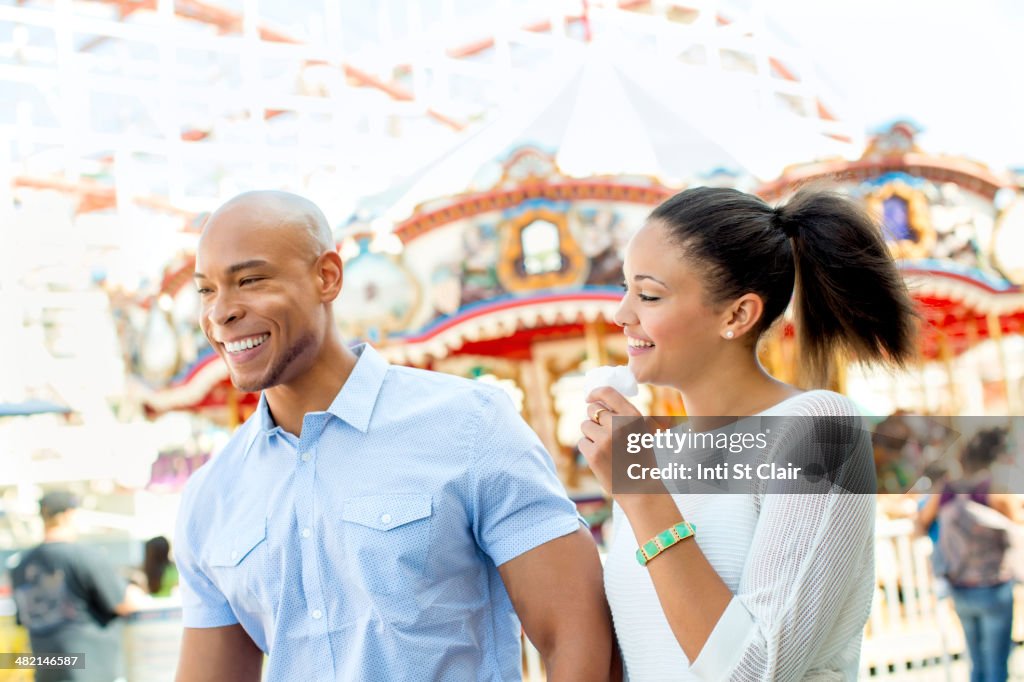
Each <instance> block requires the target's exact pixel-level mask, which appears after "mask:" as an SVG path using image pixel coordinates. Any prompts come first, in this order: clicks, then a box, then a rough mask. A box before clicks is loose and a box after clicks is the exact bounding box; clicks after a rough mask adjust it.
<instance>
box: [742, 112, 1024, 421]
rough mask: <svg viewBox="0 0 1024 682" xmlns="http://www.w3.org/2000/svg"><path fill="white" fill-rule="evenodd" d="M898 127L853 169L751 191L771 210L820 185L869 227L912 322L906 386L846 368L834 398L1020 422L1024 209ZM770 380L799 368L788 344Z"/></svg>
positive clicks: (1013, 187)
mask: <svg viewBox="0 0 1024 682" xmlns="http://www.w3.org/2000/svg"><path fill="white" fill-rule="evenodd" d="M918 132H919V129H918V127H917V126H916V125H915V124H914V123H912V122H909V121H896V122H894V123H892V124H890V125H888V126H887V127H885V128H884V129H882V130H880V131H879V132H878V134H877V135H875V136H874V138H873V139H872V140H871V141H870V143H869V144H868V146H867V149H866V150H865V152H864V153H863V154H862V155H861V157H860V158H859V159H857V160H855V161H825V162H818V163H810V164H804V165H798V166H793V167H791V168H789V169H787V170H786V171H785V172H784V173H783V174H782V175H781V176H780V177H779V178H777V179H776V180H773V181H771V182H769V183H766V184H764V185H762V186H761V187H760V188H758V190H757V192H758V193H759V194H760V195H761V196H762V197H764V198H765V200H767V201H769V202H776V201H780V200H782V199H784V198H785V197H786V196H788V195H789V194H791V193H792V192H794V191H795V190H796V189H797V188H799V187H801V186H805V185H809V184H810V185H814V184H819V183H827V184H828V185H829V186H832V187H837V188H838V189H839V190H840V191H843V192H844V193H847V194H848V195H850V196H852V197H855V198H856V199H858V200H859V201H862V202H863V203H864V204H865V205H866V207H867V208H868V209H869V210H870V211H871V212H872V213H873V214H874V215H875V216H876V217H877V218H878V220H879V222H880V224H881V226H882V230H883V233H884V235H885V238H886V240H887V242H888V243H889V246H890V248H891V250H892V253H893V255H894V256H895V257H896V258H897V259H898V262H899V265H900V268H901V270H902V271H903V273H904V278H905V281H906V283H907V287H908V289H909V291H910V293H911V295H912V296H913V298H914V299H915V300H916V302H917V303H918V310H919V313H920V315H921V324H920V333H919V344H920V345H919V362H918V363H917V365H916V367H914V368H913V369H912V370H911V371H910V372H909V373H908V374H907V375H906V376H903V375H892V374H887V373H884V372H878V371H872V370H870V369H869V368H862V367H859V366H857V365H852V366H850V367H849V368H848V371H847V372H844V373H843V376H842V377H840V380H841V381H842V386H841V387H842V388H843V389H844V390H845V391H846V392H847V393H849V394H850V395H851V397H853V398H854V399H855V400H857V401H858V402H859V403H860V404H861V405H862V406H864V407H865V408H866V409H867V410H868V411H869V413H870V414H875V415H883V414H889V413H891V412H893V411H895V410H899V409H902V410H906V411H910V412H916V413H919V414H933V415H952V416H956V415H984V414H990V415H998V414H1020V411H1021V409H1022V406H1024V403H1022V380H1024V365H1022V362H1021V357H1022V354H1021V350H1022V348H1024V337H1022V336H1021V334H1022V332H1024V291H1022V289H1021V285H1022V284H1024V248H1022V247H1024V206H1022V201H1021V198H1020V192H1019V188H1018V187H1017V184H1016V182H1015V181H1014V180H1013V178H1012V177H1010V176H1000V175H997V174H996V173H993V172H992V171H990V170H989V169H988V168H986V167H985V166H983V165H981V164H979V163H975V162H973V161H971V160H969V159H966V158H960V157H949V156H941V155H936V154H930V153H928V152H926V151H924V150H922V149H921V148H920V147H919V146H918V144H917V141H916V135H917V133H918ZM781 350H782V352H783V353H785V354H786V356H787V358H788V359H787V361H786V362H783V363H780V364H779V365H778V366H777V368H776V371H777V372H778V374H780V375H781V376H782V378H784V379H792V378H794V372H795V371H796V370H797V369H798V366H797V363H795V362H793V358H794V357H795V355H794V352H798V351H794V349H793V347H792V344H789V343H784V344H783V348H782V349H781Z"/></svg>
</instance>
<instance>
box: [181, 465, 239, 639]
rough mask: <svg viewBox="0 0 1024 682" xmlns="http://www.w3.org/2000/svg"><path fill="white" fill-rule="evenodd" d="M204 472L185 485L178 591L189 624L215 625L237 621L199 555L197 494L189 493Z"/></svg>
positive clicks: (199, 626)
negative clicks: (197, 544) (204, 568)
mask: <svg viewBox="0 0 1024 682" xmlns="http://www.w3.org/2000/svg"><path fill="white" fill-rule="evenodd" d="M204 473H205V472H204V471H203V470H200V471H199V472H197V473H196V474H195V475H193V477H192V480H190V481H189V484H188V485H187V486H186V489H185V494H184V495H183V496H182V501H181V509H180V510H179V512H178V520H177V524H176V527H175V532H174V557H175V561H176V564H177V569H178V591H179V594H180V595H181V607H182V619H183V621H184V625H185V627H187V628H216V627H223V626H225V625H235V624H236V623H238V618H236V617H235V613H234V611H233V610H232V609H231V605H230V604H229V603H228V600H227V598H226V597H225V596H224V594H223V593H222V592H221V591H220V590H219V589H218V588H217V586H216V585H214V584H213V582H212V581H211V580H210V579H209V577H207V575H206V573H205V571H203V568H202V562H201V561H200V560H199V558H198V550H197V547H196V543H197V540H198V538H199V537H200V536H199V533H198V530H199V528H198V527H197V524H196V522H195V516H196V509H195V503H194V499H195V498H194V495H191V494H189V493H190V492H192V491H194V490H195V488H197V487H198V484H200V482H201V481H200V480H199V479H200V478H201V477H202V475H203V474H204Z"/></svg>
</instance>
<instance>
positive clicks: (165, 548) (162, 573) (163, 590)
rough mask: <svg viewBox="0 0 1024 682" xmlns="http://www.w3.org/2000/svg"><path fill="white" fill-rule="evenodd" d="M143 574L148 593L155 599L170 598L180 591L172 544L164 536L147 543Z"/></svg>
mask: <svg viewBox="0 0 1024 682" xmlns="http://www.w3.org/2000/svg"><path fill="white" fill-rule="evenodd" d="M144 552H145V553H144V555H143V560H142V572H143V573H144V574H145V577H146V585H145V587H146V591H147V592H149V594H150V595H151V596H154V597H170V596H171V594H173V593H174V592H175V591H177V589H178V568H177V567H176V566H175V565H174V562H173V561H171V543H170V542H169V541H168V540H167V538H165V537H164V536H163V535H158V536H156V537H155V538H151V539H149V540H147V541H146V545H145V550H144Z"/></svg>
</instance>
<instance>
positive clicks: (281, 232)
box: [175, 192, 612, 682]
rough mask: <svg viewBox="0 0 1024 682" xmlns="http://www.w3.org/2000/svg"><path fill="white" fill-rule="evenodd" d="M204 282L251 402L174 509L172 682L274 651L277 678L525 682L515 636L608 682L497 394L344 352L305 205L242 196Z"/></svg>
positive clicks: (587, 590)
mask: <svg viewBox="0 0 1024 682" xmlns="http://www.w3.org/2000/svg"><path fill="white" fill-rule="evenodd" d="M195 279H196V285H197V288H198V290H199V293H200V296H201V298H202V312H201V316H200V324H201V326H202V329H203V332H204V333H205V334H206V337H207V338H208V339H209V341H210V344H211V345H212V346H213V347H214V349H216V351H217V352H218V353H219V354H220V355H221V357H222V358H223V359H224V361H225V362H226V363H227V366H228V370H229V372H230V375H231V380H232V382H233V383H234V384H235V385H236V386H237V387H238V388H240V389H242V390H245V391H262V395H261V397H260V402H259V406H258V407H257V409H256V411H255V413H254V414H253V415H252V417H251V418H250V419H249V420H248V421H246V423H245V424H244V425H242V427H241V428H240V429H239V430H238V431H237V432H236V434H235V435H234V437H233V438H232V440H231V442H230V443H229V444H228V445H227V446H226V447H225V449H224V450H223V451H222V452H221V453H220V454H219V455H218V456H217V457H215V458H214V459H213V460H212V461H211V462H210V463H208V464H207V465H206V466H204V467H203V468H202V469H200V470H199V471H198V472H197V473H196V474H195V475H194V476H193V477H192V479H191V480H190V481H189V483H188V486H187V488H186V491H185V494H184V497H183V499H182V506H181V511H180V513H179V518H178V529H177V538H176V546H175V552H176V557H177V561H178V568H179V571H180V573H181V591H182V598H183V603H184V620H185V633H184V639H183V642H182V649H181V659H180V662H179V667H178V680H180V681H183V682H199V681H205V680H211V681H213V680H217V681H218V682H219V681H221V680H258V679H259V678H260V674H261V667H262V666H263V654H264V653H266V654H268V655H269V658H268V659H267V673H268V677H269V678H270V679H272V680H285V679H288V680H307V681H309V682H313V681H318V680H405V679H416V680H516V679H520V675H521V670H520V669H521V662H520V649H519V636H520V620H521V622H522V627H523V629H525V631H526V634H527V635H528V636H529V637H530V639H531V641H532V642H534V644H535V645H536V646H537V648H538V649H539V650H540V652H541V655H542V657H543V658H544V660H545V663H546V665H547V668H548V679H550V680H581V679H585V680H600V679H604V678H606V677H607V676H608V674H609V671H610V669H611V659H612V653H611V652H612V641H611V623H610V617H609V614H608V607H607V603H606V602H605V599H604V594H603V589H602V578H601V566H600V562H599V560H598V556H597V552H596V549H595V547H594V543H593V541H592V540H591V537H590V534H589V533H588V532H587V531H586V530H585V529H584V528H582V527H581V526H580V524H579V520H578V516H577V514H576V511H575V507H574V506H573V504H572V502H571V501H570V500H569V499H568V498H567V497H566V496H565V492H564V490H563V488H562V486H561V484H560V483H559V481H558V479H557V477H556V475H555V472H554V468H553V466H552V463H551V459H550V457H549V456H548V454H547V453H546V452H545V451H544V449H543V447H542V446H541V444H540V442H539V441H538V440H537V438H536V436H535V435H534V434H533V432H532V431H530V429H529V428H528V427H527V426H526V424H525V423H524V422H523V421H522V419H521V418H520V417H519V415H518V414H517V413H516V411H515V408H514V407H513V406H512V403H511V401H510V400H509V399H508V398H507V397H506V396H505V395H504V393H503V392H501V390H500V389H495V388H493V387H489V386H486V385H483V384H480V383H477V382H472V381H468V380H464V379H459V378H456V377H452V376H448V375H444V374H439V373H433V372H426V371H422V370H416V369H410V368H405V367H398V366H392V365H389V364H388V363H387V362H386V361H385V360H384V359H383V358H382V357H381V356H380V355H378V354H377V353H376V352H375V351H374V349H373V348H372V347H370V346H368V345H361V346H357V347H355V348H353V349H349V348H348V347H347V346H346V345H345V344H344V343H343V341H342V339H341V338H340V336H339V334H338V332H337V328H336V326H335V324H334V318H333V310H332V304H333V302H334V300H335V299H336V298H337V296H338V294H339V292H340V291H341V287H342V263H341V259H340V257H339V256H338V254H337V253H336V251H335V248H334V241H333V239H332V236H331V231H330V229H329V227H328V225H327V221H326V219H325V218H324V216H323V214H322V213H321V212H320V210H319V209H317V207H316V206H314V205H313V204H312V203H310V202H309V201H307V200H305V199H303V198H301V197H298V196H294V195H291V194H286V193H282V192H253V193H248V194H243V195H241V196H239V197H236V198H235V199H232V200H231V201H229V202H228V203H227V204H225V205H224V206H222V207H221V208H220V209H218V210H217V211H216V212H215V213H214V214H213V215H212V216H210V218H209V220H208V221H207V223H206V226H205V228H204V231H203V235H202V237H201V239H200V242H199V250H198V254H197V257H196V274H195ZM343 313H344V311H342V314H343ZM517 614H518V619H517Z"/></svg>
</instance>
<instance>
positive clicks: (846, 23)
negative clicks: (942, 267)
mask: <svg viewBox="0 0 1024 682" xmlns="http://www.w3.org/2000/svg"><path fill="white" fill-rule="evenodd" d="M733 4H734V5H736V6H740V7H749V6H750V4H751V0H736V2H735V3H733ZM763 5H764V11H765V14H766V16H767V18H768V21H769V22H770V25H771V27H772V28H773V29H774V31H775V33H776V34H777V35H779V36H780V37H788V38H791V39H792V41H793V42H795V43H796V44H797V45H800V46H802V47H803V48H805V49H806V50H807V51H808V52H809V53H810V54H812V55H815V56H816V58H817V60H818V63H819V67H820V69H819V70H820V74H819V77H820V78H822V80H823V81H825V82H826V83H827V84H828V86H829V87H830V89H832V90H834V91H835V92H836V93H837V94H838V95H839V96H840V97H842V98H843V102H841V105H842V106H841V107H840V106H837V107H836V108H837V109H840V110H847V111H850V108H852V111H853V112H854V113H857V112H859V117H860V118H861V120H863V121H864V122H865V123H866V124H867V125H868V127H869V129H872V128H874V127H878V126H880V125H881V124H883V123H886V122H888V121H890V120H892V119H894V118H910V119H911V120H913V121H914V122H916V123H917V124H918V125H919V126H920V127H921V128H923V129H924V131H923V133H922V134H921V136H920V137H919V140H920V142H921V143H922V146H924V147H925V149H926V150H927V151H932V152H937V153H947V154H958V155H960V154H962V155H965V156H968V157H972V158H975V159H976V160H978V161H982V162H984V163H987V164H989V165H990V166H991V167H993V168H995V169H1003V168H1006V167H1017V168H1019V167H1024V88H1022V87H1021V86H1020V80H1021V72H1020V67H1021V64H1022V60H1024V48H1022V47H1021V45H1022V43H1021V36H1024V2H1020V0H960V1H959V2H953V1H951V0H763Z"/></svg>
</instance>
